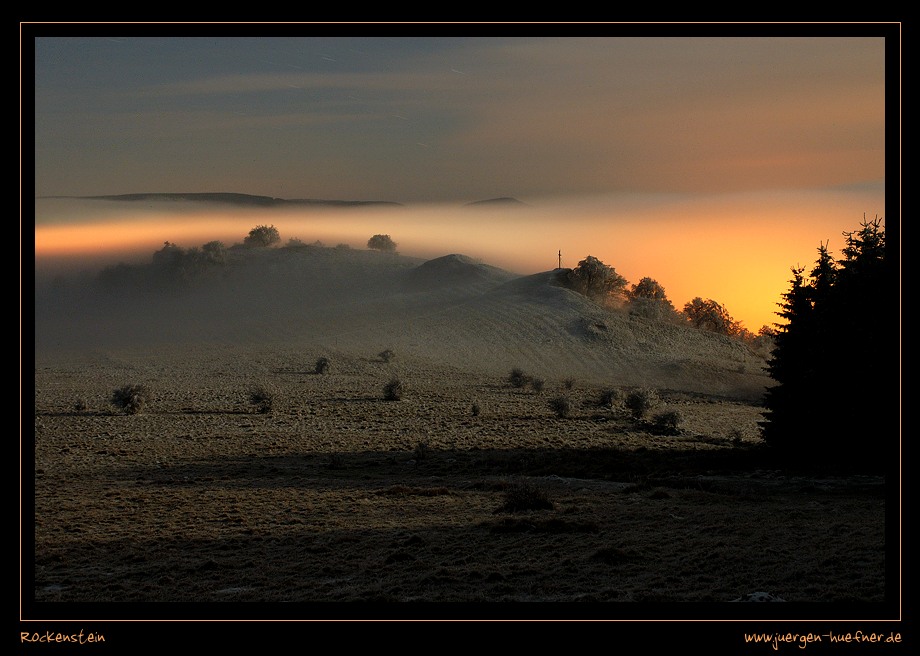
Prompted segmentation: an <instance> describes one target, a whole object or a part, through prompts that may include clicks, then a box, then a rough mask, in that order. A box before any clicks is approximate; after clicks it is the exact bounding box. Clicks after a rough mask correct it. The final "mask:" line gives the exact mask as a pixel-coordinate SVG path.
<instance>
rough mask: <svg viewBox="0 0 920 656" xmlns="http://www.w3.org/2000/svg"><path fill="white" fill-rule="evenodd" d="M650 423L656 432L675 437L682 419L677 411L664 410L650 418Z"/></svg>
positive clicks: (682, 421)
mask: <svg viewBox="0 0 920 656" xmlns="http://www.w3.org/2000/svg"><path fill="white" fill-rule="evenodd" d="M652 423H653V424H654V426H655V428H656V429H657V430H658V431H660V432H662V433H665V434H667V435H675V434H677V433H679V432H680V426H681V424H683V423H684V417H683V415H681V414H680V412H679V411H677V410H666V411H665V412H659V413H658V414H656V415H655V416H654V417H653V418H652Z"/></svg>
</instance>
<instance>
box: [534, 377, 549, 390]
mask: <svg viewBox="0 0 920 656" xmlns="http://www.w3.org/2000/svg"><path fill="white" fill-rule="evenodd" d="M545 386H546V381H545V380H543V379H542V378H531V379H530V387H531V389H532V390H533V391H534V392H542V391H543V388H544V387H545Z"/></svg>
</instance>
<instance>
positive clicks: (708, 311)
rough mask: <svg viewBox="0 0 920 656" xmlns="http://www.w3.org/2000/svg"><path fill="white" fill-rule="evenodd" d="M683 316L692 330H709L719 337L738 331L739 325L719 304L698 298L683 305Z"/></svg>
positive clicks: (708, 299) (709, 299)
mask: <svg viewBox="0 0 920 656" xmlns="http://www.w3.org/2000/svg"><path fill="white" fill-rule="evenodd" d="M684 316H686V317H687V321H688V322H690V324H691V325H692V326H693V327H694V328H699V329H701V330H710V331H712V332H714V333H719V334H720V335H734V334H735V333H737V332H738V330H739V324H738V322H737V321H735V320H734V319H732V317H731V315H730V314H729V313H728V310H727V309H726V308H725V306H724V305H722V304H721V303H719V302H717V301H714V300H712V299H711V298H707V299H706V300H703V299H702V298H700V297H699V296H697V297H696V298H694V299H693V300H692V301H688V302H687V303H686V304H684Z"/></svg>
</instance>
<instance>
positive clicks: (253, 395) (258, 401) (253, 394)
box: [249, 385, 275, 415]
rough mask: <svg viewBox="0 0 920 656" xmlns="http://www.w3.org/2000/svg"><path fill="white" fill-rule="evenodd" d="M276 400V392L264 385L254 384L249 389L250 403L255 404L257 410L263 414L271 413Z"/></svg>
mask: <svg viewBox="0 0 920 656" xmlns="http://www.w3.org/2000/svg"><path fill="white" fill-rule="evenodd" d="M274 402H275V394H274V392H272V391H271V390H270V389H268V388H266V387H263V386H262V385H253V386H252V387H251V388H250V389H249V403H251V404H252V405H253V406H255V409H256V412H258V413H259V414H261V415H267V414H269V413H271V411H272V406H273V405H274Z"/></svg>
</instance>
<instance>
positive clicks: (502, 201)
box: [466, 196, 527, 207]
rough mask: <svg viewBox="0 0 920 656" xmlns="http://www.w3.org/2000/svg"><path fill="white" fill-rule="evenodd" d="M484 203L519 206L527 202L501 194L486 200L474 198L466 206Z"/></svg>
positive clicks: (523, 205) (480, 205) (486, 204)
mask: <svg viewBox="0 0 920 656" xmlns="http://www.w3.org/2000/svg"><path fill="white" fill-rule="evenodd" d="M484 205H485V206H491V205H515V206H519V207H527V203H524V202H522V201H519V200H518V199H517V198H511V197H509V196H502V197H501V198H487V199H486V200H474V201H473V202H472V203H467V204H466V207H482V206H484Z"/></svg>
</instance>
